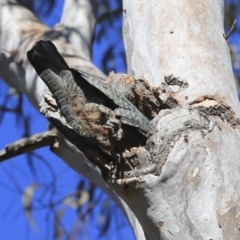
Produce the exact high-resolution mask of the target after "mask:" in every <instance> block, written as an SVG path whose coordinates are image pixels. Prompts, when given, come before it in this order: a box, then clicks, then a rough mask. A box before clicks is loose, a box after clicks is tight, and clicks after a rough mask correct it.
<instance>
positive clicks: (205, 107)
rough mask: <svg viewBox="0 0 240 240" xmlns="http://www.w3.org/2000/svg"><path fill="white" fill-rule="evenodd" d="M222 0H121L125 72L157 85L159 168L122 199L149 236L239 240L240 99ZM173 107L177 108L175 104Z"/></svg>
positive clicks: (154, 141)
mask: <svg viewBox="0 0 240 240" xmlns="http://www.w3.org/2000/svg"><path fill="white" fill-rule="evenodd" d="M223 4H224V3H223V1H220V0H214V1H207V0H200V1H187V0H186V1H157V0H153V1H148V2H147V3H146V2H145V1H142V0H133V1H124V4H123V8H124V26H123V32H124V40H125V48H126V54H127V66H128V73H129V74H131V75H133V76H134V77H135V78H145V79H147V80H148V81H149V82H150V83H151V84H153V85H154V86H157V87H159V98H160V99H161V100H162V104H163V106H164V108H165V109H164V110H161V111H160V113H159V114H158V116H157V117H155V118H154V119H153V120H152V127H153V135H152V136H151V137H150V139H148V142H150V143H151V145H152V148H153V150H152V156H153V164H156V171H155V172H154V174H146V175H145V176H144V177H142V179H141V182H139V183H137V181H136V184H135V185H132V186H131V187H129V188H128V189H127V190H126V191H127V193H128V194H126V192H121V196H122V197H123V199H124V200H125V201H126V202H127V203H128V205H129V206H130V207H131V209H132V210H133V212H134V213H135V215H136V217H137V218H138V220H139V221H140V224H141V226H142V227H143V230H144V233H145V236H146V238H147V239H239V237H240V228H239V227H240V215H239V210H240V185H239V180H240V174H239V171H240V161H239V157H240V138H239V137H240V135H239V133H240V132H239V113H240V108H239V101H238V97H237V91H236V86H235V83H234V77H233V72H232V65H231V59H230V53H229V46H228V43H227V41H226V40H225V38H224V37H223V35H224V27H223V18H224V15H223V12H224V11H223V7H224V6H223ZM172 106H174V107H172Z"/></svg>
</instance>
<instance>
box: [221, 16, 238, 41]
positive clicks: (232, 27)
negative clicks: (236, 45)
mask: <svg viewBox="0 0 240 240" xmlns="http://www.w3.org/2000/svg"><path fill="white" fill-rule="evenodd" d="M236 23H237V19H235V20H234V22H233V24H232V26H231V28H230V30H229V32H228V33H227V34H223V36H224V38H225V39H226V40H228V38H229V37H230V35H231V33H232V31H233V30H234V28H235V25H236Z"/></svg>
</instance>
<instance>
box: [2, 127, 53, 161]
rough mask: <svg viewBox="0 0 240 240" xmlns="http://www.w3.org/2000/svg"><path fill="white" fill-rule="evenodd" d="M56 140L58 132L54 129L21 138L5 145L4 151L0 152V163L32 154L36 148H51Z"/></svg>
mask: <svg viewBox="0 0 240 240" xmlns="http://www.w3.org/2000/svg"><path fill="white" fill-rule="evenodd" d="M57 140H58V132H57V130H56V129H53V130H49V131H46V132H43V133H38V134H34V135H32V136H31V137H26V138H22V139H20V140H18V141H16V142H14V143H11V144H9V145H7V146H6V147H5V149H3V150H1V151H0V162H3V161H5V160H7V159H10V158H12V157H16V156H18V155H20V154H23V153H28V152H32V151H34V150H36V149H38V148H42V147H46V146H50V147H53V144H54V143H56V142H57Z"/></svg>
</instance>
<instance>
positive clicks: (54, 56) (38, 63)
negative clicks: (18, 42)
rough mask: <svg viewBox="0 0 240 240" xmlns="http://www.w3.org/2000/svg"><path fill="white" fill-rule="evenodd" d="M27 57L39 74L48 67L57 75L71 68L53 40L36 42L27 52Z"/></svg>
mask: <svg viewBox="0 0 240 240" xmlns="http://www.w3.org/2000/svg"><path fill="white" fill-rule="evenodd" d="M27 57H28V60H29V62H30V63H31V64H32V65H33V67H34V68H35V70H36V72H37V73H38V75H41V73H42V72H43V71H44V70H46V69H50V70H52V71H53V72H54V73H56V74H57V75H59V74H60V72H61V71H63V70H69V67H68V65H67V63H66V62H65V61H64V59H63V57H62V56H61V55H60V54H59V52H58V50H57V48H56V47H55V45H54V44H53V43H52V42H51V41H42V40H41V41H38V42H36V43H35V45H34V46H33V47H32V49H31V50H29V51H28V52H27Z"/></svg>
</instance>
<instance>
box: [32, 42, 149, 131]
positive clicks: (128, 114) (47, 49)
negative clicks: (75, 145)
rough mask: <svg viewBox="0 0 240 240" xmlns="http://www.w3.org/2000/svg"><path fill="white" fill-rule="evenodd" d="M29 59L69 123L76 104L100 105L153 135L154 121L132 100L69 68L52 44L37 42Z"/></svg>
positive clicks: (96, 79)
mask: <svg viewBox="0 0 240 240" xmlns="http://www.w3.org/2000/svg"><path fill="white" fill-rule="evenodd" d="M27 56H28V59H29V61H30V63H31V64H32V65H33V67H34V68H35V70H36V72H37V73H38V75H39V76H40V77H41V78H42V79H43V80H44V82H45V83H46V85H47V86H48V88H49V89H50V91H51V92H52V94H53V95H54V97H55V98H56V100H57V102H58V103H59V105H60V110H61V112H62V114H63V115H64V116H65V118H66V120H67V121H73V122H75V121H74V119H75V117H74V116H75V115H76V114H74V112H73V111H74V109H75V110H76V108H75V106H76V104H80V105H84V104H86V103H96V104H102V105H104V106H105V107H108V108H109V109H111V110H113V111H114V113H115V116H117V117H118V118H119V119H120V121H121V122H122V123H123V124H126V125H130V126H132V127H135V128H137V129H138V130H139V132H141V133H142V134H146V133H148V132H149V130H150V121H149V120H148V119H147V118H146V117H145V116H144V115H143V114H142V113H141V112H140V111H139V110H138V109H137V108H136V107H135V106H134V105H133V104H132V103H131V102H130V101H129V100H128V99H126V98H125V97H124V96H123V95H122V94H121V93H120V92H117V91H116V90H115V89H113V88H112V87H111V86H110V85H109V84H107V83H106V82H103V81H102V80H100V79H98V78H96V77H93V76H91V75H89V74H87V73H84V72H82V71H78V70H75V69H71V68H69V67H68V65H67V64H66V62H65V61H64V59H63V58H62V56H61V55H60V54H59V52H58V51H57V48H56V47H55V45H54V44H53V43H52V42H51V41H39V42H37V43H36V44H35V45H34V46H33V48H32V49H31V50H30V51H28V53H27ZM78 101H79V102H78ZM80 108H81V107H80ZM80 108H78V109H80ZM75 120H76V119H75ZM77 122H78V124H79V121H77ZM77 122H75V124H76V123H77ZM73 124H74V123H73ZM69 125H71V124H69Z"/></svg>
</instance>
